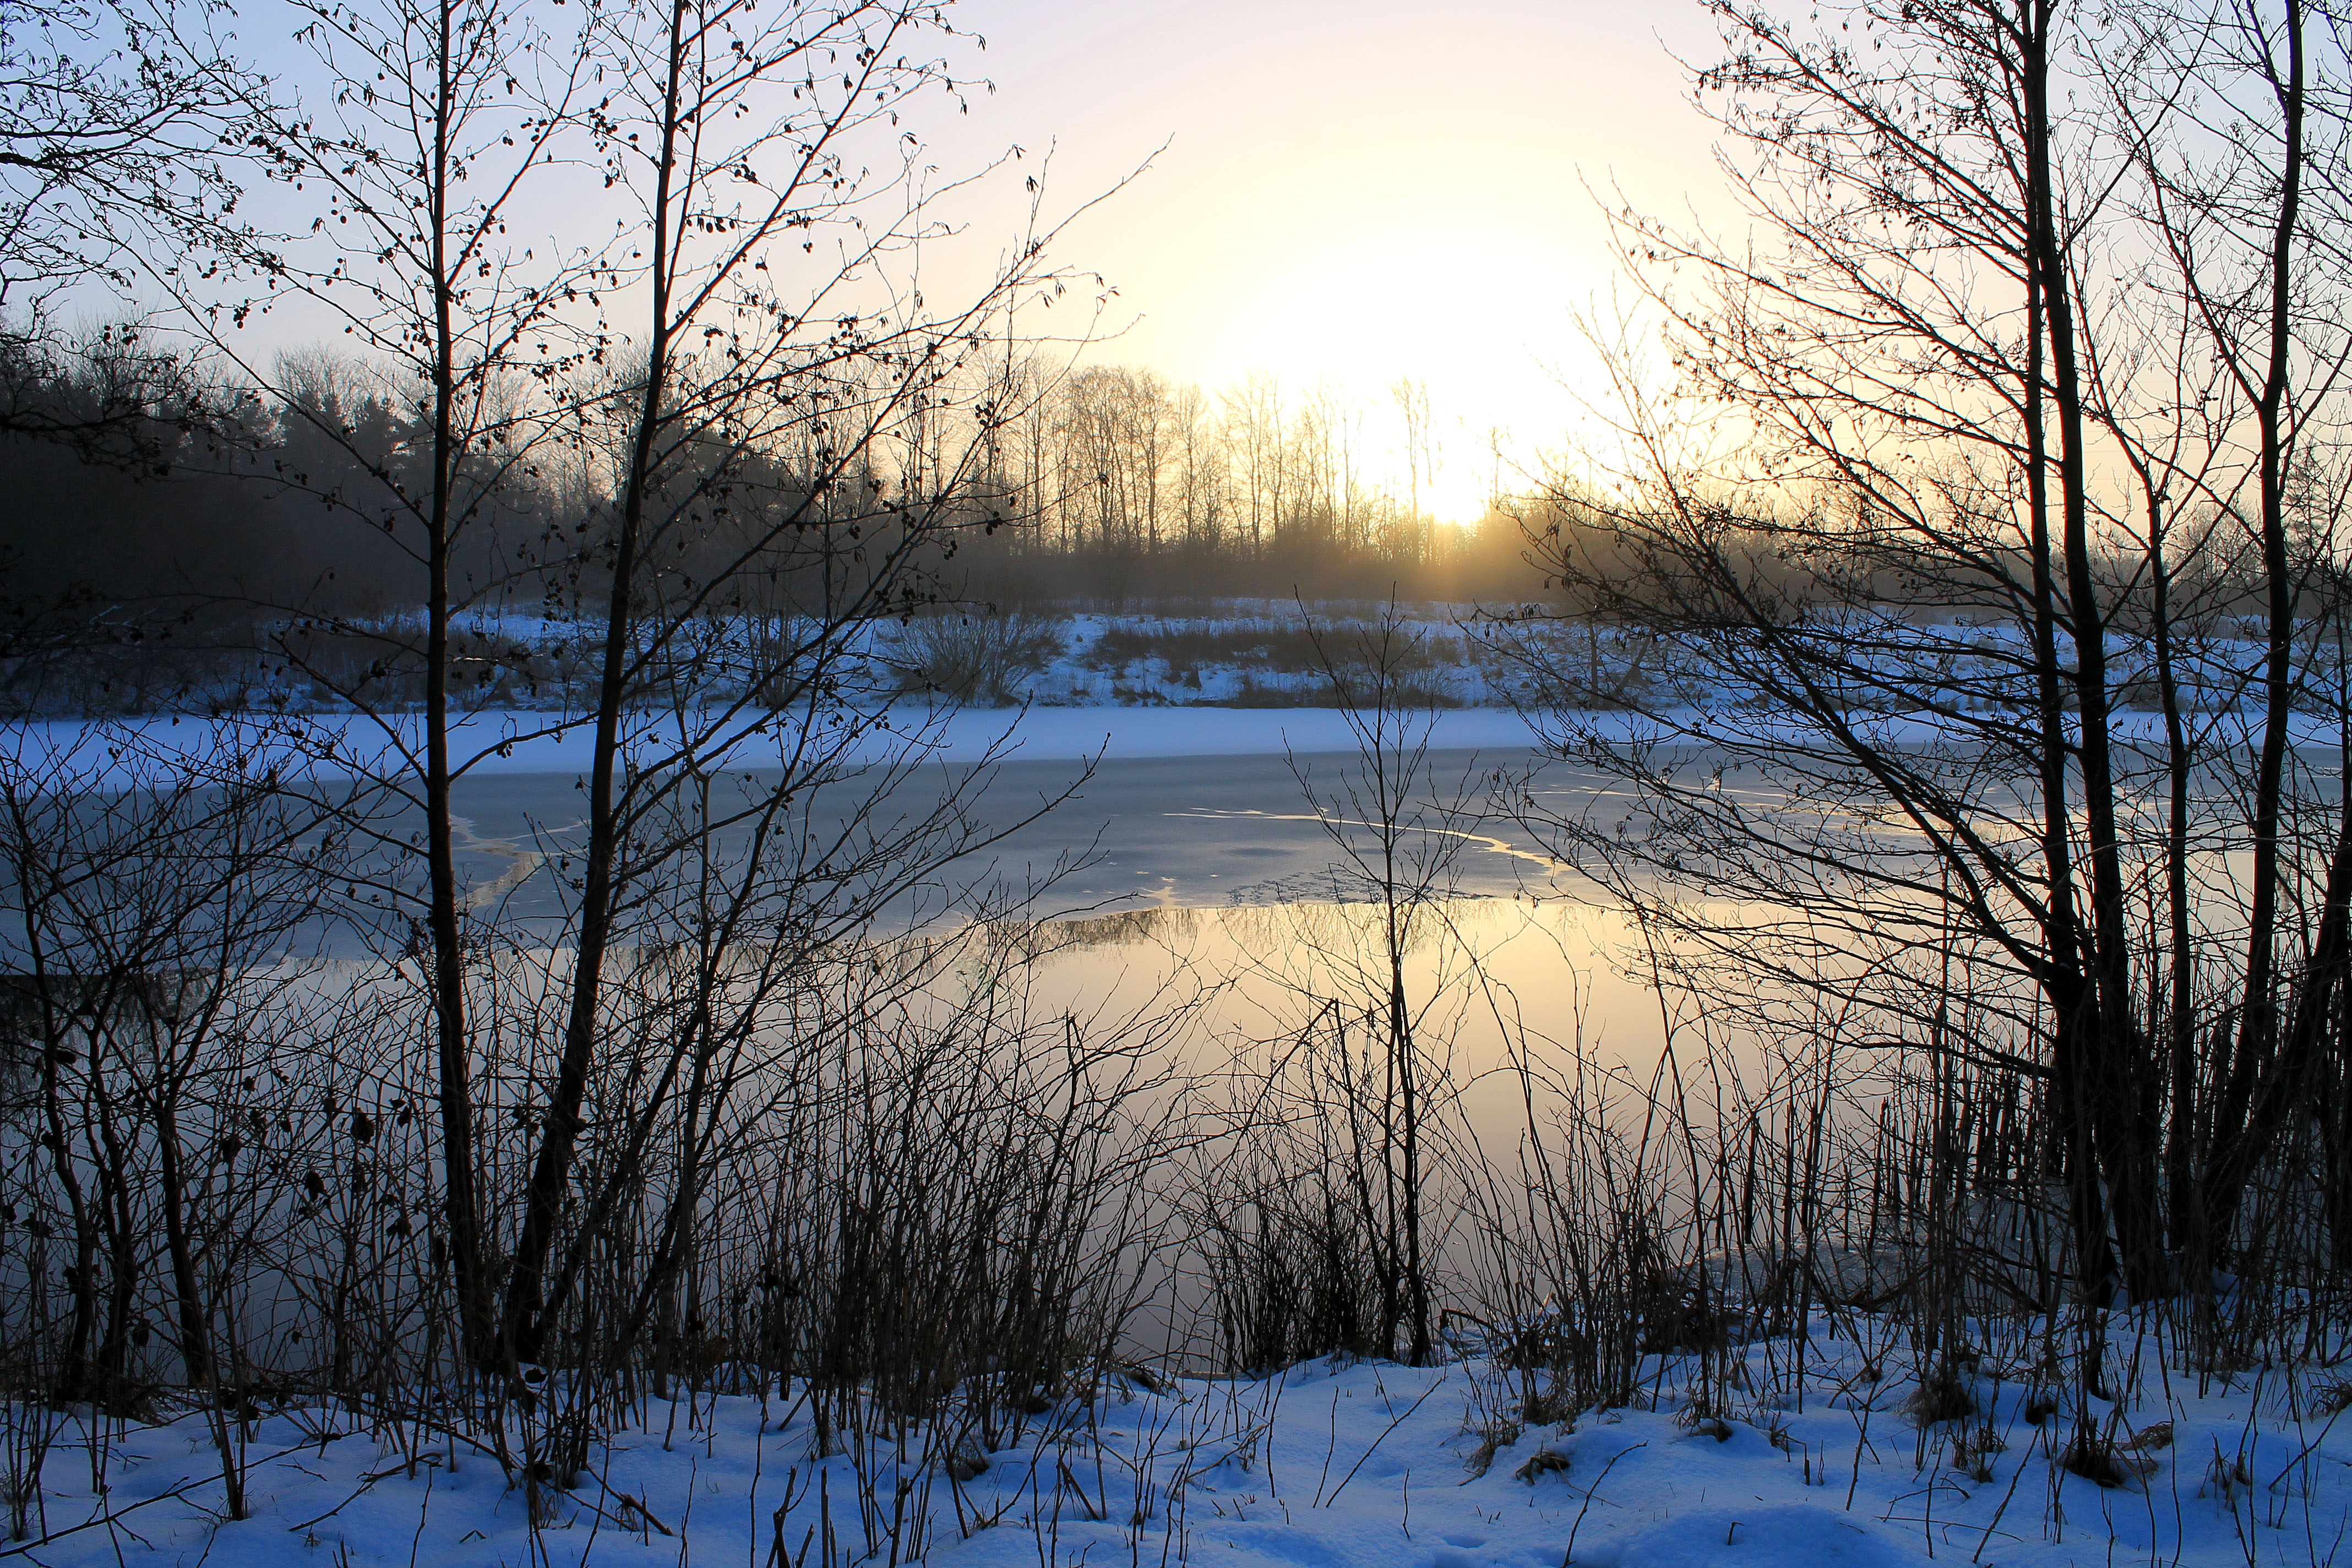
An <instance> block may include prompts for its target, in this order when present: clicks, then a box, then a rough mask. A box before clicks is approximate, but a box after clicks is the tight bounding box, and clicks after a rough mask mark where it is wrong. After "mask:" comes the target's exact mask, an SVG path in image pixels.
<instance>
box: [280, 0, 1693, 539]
mask: <svg viewBox="0 0 2352 1568" xmlns="http://www.w3.org/2000/svg"><path fill="white" fill-rule="evenodd" d="M284 15H290V12H288V13H278V12H273V11H272V10H270V8H269V4H268V0H253V3H252V4H249V5H245V6H243V7H241V16H240V32H241V37H242V42H241V45H240V47H243V48H245V49H247V50H249V51H251V52H252V54H253V55H254V57H255V58H256V59H257V63H258V64H260V65H262V66H263V68H265V69H268V70H269V71H271V72H272V73H273V74H280V73H282V74H283V75H285V76H286V77H287V79H289V80H295V81H300V80H302V79H305V78H307V77H312V76H315V74H316V73H315V68H314V66H313V65H312V63H311V62H310V58H309V56H308V54H307V52H306V51H304V50H303V49H302V47H301V46H299V45H297V44H295V43H292V42H291V41H290V40H289V39H288V38H287V37H285V35H284V32H283V31H282V30H281V27H282V23H281V21H280V17H281V16H284ZM567 15H568V13H567ZM950 16H951V17H952V18H953V19H954V21H955V23H956V25H957V26H961V27H962V28H964V29H966V30H967V31H970V32H973V33H977V34H979V35H982V37H985V39H986V41H987V47H986V48H985V50H984V51H976V50H971V49H953V50H951V51H950V54H951V57H952V58H955V60H956V64H957V65H958V66H959V68H962V69H964V70H965V71H966V72H968V73H969V72H972V71H977V72H979V73H981V74H983V75H984V76H985V77H986V78H987V79H990V80H991V81H992V82H993V83H994V87H995V90H994V91H993V92H991V93H985V94H977V93H976V94H974V95H973V96H972V97H971V100H970V112H969V113H968V114H965V115H961V116H959V115H955V114H953V113H951V112H949V110H948V109H947V106H946V105H945V103H944V102H943V101H934V102H932V103H931V104H930V105H929V107H928V108H926V109H924V110H919V111H918V112H917V113H916V114H915V115H914V116H913V117H912V119H911V120H910V122H909V123H910V124H911V126H912V128H913V129H914V130H915V131H916V132H918V133H919V135H921V136H922V137H923V138H924V139H925V140H926V142H928V149H929V157H930V161H931V162H932V163H934V164H935V165H936V166H937V167H938V169H939V170H940V178H941V179H949V178H952V177H954V176H957V175H959V174H969V173H971V171H973V170H974V169H975V168H977V167H980V166H982V165H984V164H985V163H987V162H988V161H989V160H990V159H992V157H995V156H997V155H998V154H1000V153H1003V151H1004V149H1006V148H1007V147H1009V146H1013V145H1015V144H1017V145H1019V146H1021V147H1022V148H1024V150H1025V154H1026V155H1025V157H1024V160H1023V163H1022V168H1024V169H1027V170H1034V169H1036V168H1037V167H1038V165H1039V163H1040V162H1041V161H1043V160H1044V159H1045V155H1046V154H1047V153H1048V152H1049V151H1050V152H1051V160H1050V163H1051V168H1050V174H1048V176H1047V180H1046V195H1045V201H1046V208H1047V212H1048V215H1049V216H1050V215H1052V214H1054V213H1056V212H1067V211H1068V210H1069V209H1071V208H1073V207H1076V206H1078V205H1082V204H1083V203H1084V202H1085V201H1086V200H1087V199H1088V198H1090V197H1093V196H1096V195H1100V194H1101V193H1103V192H1105V191H1108V190H1109V189H1110V188H1111V187H1112V186H1114V185H1116V184H1118V182H1119V181H1120V180H1121V179H1122V178H1124V177H1126V176H1128V175H1129V174H1135V173H1136V171H1137V170H1138V168H1139V166H1140V165H1142V164H1143V163H1146V161H1147V160H1149V161H1150V163H1151V166H1150V168H1149V169H1147V170H1144V171H1143V172H1142V173H1140V174H1137V175H1136V177H1135V179H1134V180H1133V181H1132V183H1131V184H1129V185H1128V187H1127V188H1126V189H1124V190H1123V191H1120V192H1119V193H1118V195H1115V196H1112V197H1111V198H1110V199H1108V200H1107V201H1105V202H1103V203H1102V204H1101V205H1099V206H1097V208H1095V209H1094V210H1093V211H1091V212H1089V213H1087V215H1086V216H1084V217H1083V218H1082V219H1080V220H1079V221H1078V222H1077V223H1076V225H1074V226H1072V227H1071V228H1070V230H1069V231H1068V232H1067V233H1066V235H1065V236H1064V237H1063V240H1062V242H1061V244H1060V245H1059V246H1058V247H1057V248H1056V250H1055V257H1056V258H1057V259H1058V260H1059V262H1060V263H1061V264H1062V265H1064V266H1066V267H1071V268H1082V269H1084V270H1085V271H1087V272H1089V273H1099V274H1100V275H1101V276H1102V278H1103V279H1104V281H1105V282H1106V283H1107V284H1108V286H1109V287H1110V288H1112V289H1116V290H1117V291H1118V294H1117V299H1116V300H1114V301H1113V302H1112V304H1111V306H1110V308H1109V310H1108V311H1107V312H1106V313H1105V314H1104V316H1103V317H1102V318H1101V320H1100V321H1099V323H1098V329H1097V330H1099V331H1102V332H1104V333H1105V334H1107V339H1108V341H1104V342H1098V343H1097V344H1096V345H1094V346H1093V347H1092V348H1090V349H1089V350H1088V351H1087V356H1086V357H1087V358H1088V359H1090V360H1092V361H1094V362H1097V363H1132V364H1139V365H1145V366H1149V367H1150V368H1152V369H1155V370H1157V371H1159V372H1160V373H1161V374H1164V375H1166V376H1168V377H1169V378H1170V379H1171V380H1172V381H1176V382H1180V383H1181V382H1195V383H1199V384H1202V385H1203V386H1204V387H1205V388H1207V389H1208V390H1210V391H1212V392H1214V391H1216V390H1218V389H1219V388H1221V387H1224V386H1228V385H1230V384H1234V383H1235V382H1237V381H1238V380H1239V379H1240V378H1241V377H1242V376H1244V374H1248V373H1250V372H1252V371H1266V372H1271V373H1273V374H1276V375H1277V376H1279V377H1280V378H1281V383H1282V386H1283V389H1284V392H1285V395H1286V398H1287V399H1288V400H1289V401H1290V403H1291V405H1293V406H1296V405H1297V402H1299V401H1300V400H1303V399H1304V398H1305V397H1306V396H1307V395H1310V394H1311V393H1312V392H1313V390H1314V389H1315V387H1316V384H1318V381H1320V380H1324V379H1326V378H1328V380H1329V381H1330V382H1331V383H1332V384H1334V385H1335V387H1336V389H1337V390H1338V391H1339V392H1340V393H1341V394H1342V395H1345V396H1348V397H1350V398H1353V399H1355V400H1357V401H1358V402H1359V403H1360V405H1362V406H1363V407H1364V408H1365V410H1366V412H1367V421H1366V425H1365V426H1364V432H1363V434H1364V437H1365V440H1366V443H1367V445H1368V447H1372V448H1380V447H1382V445H1383V444H1384V443H1387V442H1390V441H1391V440H1392V439H1393V438H1394V437H1395V436H1396V435H1398V434H1399V433H1401V428H1402V426H1401V425H1399V424H1397V422H1396V421H1395V418H1394V405H1393V403H1392V401H1391V396H1390V392H1389V388H1390V387H1391V384H1393V383H1394V382H1395V381H1396V380H1397V379H1398V378H1399V377H1402V376H1412V377H1418V378H1420V379H1422V380H1423V382H1425V383H1426V384H1427V386H1428V390H1429V393H1430V396H1431V401H1432V404H1433V407H1434V409H1435V412H1436V414H1437V416H1438V419H1439V424H1440V430H1441V437H1442V439H1443V440H1444V471H1443V472H1442V473H1441V474H1440V476H1439V482H1438V486H1437V489H1438V497H1437V501H1438V504H1436V505H1435V506H1433V508H1432V510H1433V511H1435V512H1437V514H1438V515H1440V516H1450V517H1453V518H1454V519H1456V520H1457V521H1468V520H1469V519H1471V518H1474V517H1475V515H1476V514H1477V512H1478V510H1480V509H1481V506H1482V504H1483V500H1484V498H1485V495H1486V490H1487V489H1488V487H1489V481H1490V480H1491V479H1492V477H1493V476H1494V474H1495V465H1494V463H1493V461H1492V460H1491V459H1490V458H1488V457H1487V456H1486V453H1487V449H1488V446H1489V442H1488V434H1487V433H1488V431H1489V430H1490V429H1492V428H1497V427H1499V428H1502V429H1505V430H1507V432H1508V434H1509V437H1510V442H1509V445H1510V448H1511V449H1512V450H1513V451H1514V452H1516V453H1517V454H1518V455H1519V457H1520V459H1521V460H1522V461H1527V460H1531V458H1532V454H1533V453H1534V452H1535V451H1536V450H1537V449H1538V448H1539V447H1549V446H1556V445H1559V443H1560V442H1561V441H1562V440H1563V439H1564V438H1565V437H1567V435H1568V433H1569V432H1570V427H1571V426H1572V425H1573V424H1574V423H1575V421H1576V419H1577V414H1576V403H1577V395H1578V394H1580V393H1581V394H1583V395H1592V393H1593V391H1594V389H1593V387H1592V384H1591V375H1590V374H1589V373H1588V372H1587V370H1586V369H1585V367H1586V365H1587V364H1588V363H1589V354H1588V353H1587V352H1586V350H1585V349H1584V348H1583V346H1582V343H1581V340H1580V337H1579V335H1578V333H1577V331H1575V328H1574V325H1573V315H1574V313H1575V312H1577V311H1579V310H1585V311H1593V310H1599V311H1600V312H1601V313H1603V314H1605V313H1606V312H1607V310H1608V309H1609V305H1610V289H1611V287H1612V279H1614V278H1615V277H1616V273H1617V267H1616V263H1615V261H1614V259H1613V258H1612V255H1611V253H1610V243H1609V237H1608V233H1607V230H1606V228H1605V226H1603V224H1602V222H1601V216H1600V207H1599V205H1598V201H1597V200H1596V195H1595V193H1605V192H1606V191H1607V190H1608V189H1609V188H1610V187H1611V186H1612V185H1615V186H1617V187H1622V190H1623V191H1624V192H1625V193H1626V194H1627V195H1629V196H1630V197H1631V198H1632V199H1633V200H1634V202H1635V203H1636V204H1637V205H1640V206H1641V207H1642V208H1643V209H1644V210H1645V211H1648V212H1651V213H1654V214H1659V215H1664V216H1681V215H1685V214H1687V213H1688V212H1690V211H1691V210H1692V209H1693V208H1694V207H1696V209H1697V210H1698V211H1700V212H1701V213H1704V214H1707V215H1709V216H1719V215H1720V214H1721V213H1722V212H1723V211H1724V200H1723V196H1722V194H1721V193H1722V182H1721V179H1720V177H1719V175H1718V174H1717V169H1716V167H1715V163H1714V159H1713V153H1712V144H1713V138H1712V135H1711V127H1710V126H1709V125H1708V123H1707V122H1706V121H1705V120H1704V119H1703V118H1702V117H1701V116H1699V115H1698V114H1697V113H1696V111H1695V110H1693V109H1692V108H1691V106H1690V104H1689V101H1688V85H1687V81H1686V72H1685V68H1684V67H1682V66H1681V65H1678V64H1677V63H1676V61H1675V58H1672V56H1673V55H1680V56H1681V57H1682V58H1684V59H1685V60H1690V61H1694V62H1704V61H1711V60H1712V59H1713V58H1714V56H1715V53H1716V51H1717V47H1718V42H1717V37H1716V35H1715V33H1714V30H1713V28H1712V26H1710V25H1709V24H1708V22H1707V20H1706V16H1705V15H1704V14H1703V12H1702V11H1701V8H1700V6H1699V5H1698V3H1697V0H1491V3H1490V4H1487V5H1483V6H1480V7H1477V8H1475V9H1473V8H1459V9H1446V8H1444V7H1434V6H1430V5H1425V4H1412V5H1408V4H1405V3H1403V0H961V3H960V4H957V5H953V6H951V7H950ZM1670 51H1671V53H1670ZM1155 149H1160V151H1159V153H1158V156H1157V157H1156V158H1154V157H1153V153H1154V151H1155ZM1016 173H1017V171H1016ZM1588 184H1590V185H1591V187H1592V189H1591V191H1588V189H1587V185H1588ZM1020 189H1021V187H1020V184H1019V180H1018V178H1009V179H1000V180H997V181H994V182H992V183H991V184H988V185H987V186H985V187H983V188H982V189H981V190H980V191H979V192H977V193H976V194H975V195H973V196H972V197H971V200H970V201H968V202H967V203H965V204H964V205H962V206H961V209H960V210H959V212H958V213H957V215H956V216H957V217H958V218H959V220H960V221H961V222H963V223H964V224H965V225H966V229H965V232H964V234H963V235H962V237H961V238H960V239H959V240H958V241H957V242H956V243H955V244H954V245H951V246H948V247H940V250H939V251H938V252H937V253H934V252H931V251H928V250H927V252H926V258H925V272H926V275H925V280H924V284H923V287H924V289H925V291H926V293H927V294H934V293H935V294H936V297H937V298H938V299H939V300H941V301H942V302H944V301H945V300H950V299H952V298H954V297H956V296H957V294H958V292H959V290H960V289H970V288H973V287H976V286H978V285H979V284H980V282H981V281H982V279H984V278H985V276H986V272H987V270H988V268H989V267H990V266H991V265H992V261H993V260H994V258H998V257H1001V256H1002V255H1003V254H1004V253H1005V251H1006V249H1007V247H1009V245H1010V244H1011V243H1012V242H1013V240H1014V239H1016V238H1017V236H1018V233H1019V228H1020V223H1021V220H1022V217H1023V216H1024V208H1023V199H1024V198H1022V197H1021V195H1020ZM308 199H309V198H296V197H293V196H291V195H288V194H285V193H282V192H273V191H262V192H257V193H256V202H255V207H254V210H256V211H257V212H259V213H261V214H263V215H264V218H265V221H268V220H271V219H278V220H281V221H286V222H289V223H292V224H295V225H296V226H307V223H308V217H309V213H310V208H309V207H308V206H306V205H302V203H303V202H304V201H307V200H308ZM281 208H282V209H283V210H282V212H281V211H280V209H281ZM289 215H290V216H289ZM537 216H541V217H543V218H544V220H545V221H547V222H548V223H549V224H550V226H551V229H553V230H556V231H559V237H562V235H561V233H560V231H562V230H565V229H568V228H570V227H572V226H576V225H578V224H580V223H581V222H583V218H584V217H588V216H593V217H595V219H596V221H597V222H598V223H602V222H604V221H605V217H604V216H602V215H601V214H600V213H599V210H598V206H597V202H596V198H595V195H594V192H593V186H591V187H587V188H584V189H583V191H581V192H577V193H560V194H559V195H556V196H555V197H554V198H553V199H552V200H551V201H548V200H542V201H541V203H539V204H538V212H537ZM297 220H299V222H298V221H297ZM935 282H936V283H937V284H938V285H939V288H938V289H936V290H934V288H933V285H934V283H935ZM1083 324H1084V315H1083V312H1082V311H1080V310H1075V309H1074V310H1063V311H1058V312H1056V313H1055V317H1054V319H1051V320H1046V319H1042V318H1040V319H1033V320H1032V321H1030V322H1029V323H1028V326H1029V328H1030V329H1031V330H1045V329H1050V330H1053V331H1064V332H1066V331H1074V330H1076V329H1077V328H1079V327H1080V326H1082V325H1083ZM253 325H254V330H255V333H256V337H257V339H258V340H265V342H257V344H256V346H257V347H266V340H268V339H270V338H273V337H277V338H282V339H284V340H285V341H288V342H293V341H300V340H303V339H305V338H314V337H316V336H318V335H321V334H327V333H332V332H333V331H336V328H335V327H334V326H333V324H332V323H331V322H330V321H326V320H325V319H324V318H323V317H321V316H320V314H319V313H318V312H317V311H316V310H312V309H306V308H305V307H303V306H302V305H301V304H300V303H299V302H298V301H287V302H285V305H284V307H283V308H282V309H281V310H278V311H277V312H274V313H273V316H272V318H271V319H269V320H268V321H264V320H263V319H260V318H256V320H255V321H254V323H253ZM1563 382H1564V383H1565V384H1566V389H1564V388H1563ZM1506 467H1508V465H1506ZM1506 478H1507V475H1506ZM1425 499H1426V498H1425Z"/></svg>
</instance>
